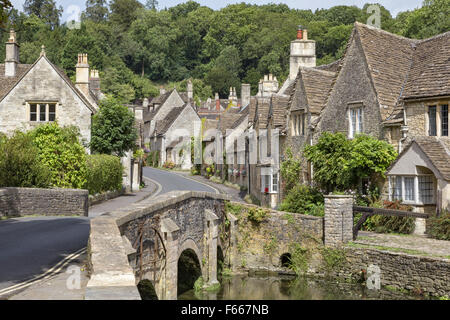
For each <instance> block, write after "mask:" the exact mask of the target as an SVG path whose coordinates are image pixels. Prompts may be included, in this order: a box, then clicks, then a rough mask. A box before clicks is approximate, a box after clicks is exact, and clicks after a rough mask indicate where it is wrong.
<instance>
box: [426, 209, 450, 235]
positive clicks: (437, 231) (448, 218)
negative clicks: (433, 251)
mask: <svg viewBox="0 0 450 320" xmlns="http://www.w3.org/2000/svg"><path fill="white" fill-rule="evenodd" d="M428 234H429V235H430V236H431V237H432V238H435V239H439V240H450V212H449V211H444V212H443V213H441V215H440V216H439V217H437V216H433V217H431V218H429V219H428Z"/></svg>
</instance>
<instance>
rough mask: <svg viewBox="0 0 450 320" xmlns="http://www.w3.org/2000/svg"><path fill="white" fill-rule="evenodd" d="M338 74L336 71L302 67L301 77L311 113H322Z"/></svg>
mask: <svg viewBox="0 0 450 320" xmlns="http://www.w3.org/2000/svg"><path fill="white" fill-rule="evenodd" d="M336 76H337V74H336V73H335V72H330V71H324V70H320V69H319V70H318V69H315V68H301V77H302V79H303V86H304V88H305V91H306V99H307V100H308V107H309V111H310V112H311V113H320V112H321V111H322V109H323V108H324V107H325V104H326V102H327V99H328V95H329V93H330V91H331V89H332V87H333V83H334V80H335V79H336Z"/></svg>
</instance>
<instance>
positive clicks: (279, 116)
mask: <svg viewBox="0 0 450 320" xmlns="http://www.w3.org/2000/svg"><path fill="white" fill-rule="evenodd" d="M289 101H290V97H286V96H280V95H273V96H272V101H271V104H270V112H269V117H272V119H273V122H272V123H273V126H274V127H275V128H278V129H280V130H281V131H283V130H284V129H285V128H286V115H287V111H288V109H289Z"/></svg>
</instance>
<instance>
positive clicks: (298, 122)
mask: <svg viewBox="0 0 450 320" xmlns="http://www.w3.org/2000/svg"><path fill="white" fill-rule="evenodd" d="M291 118H292V120H291V121H292V136H300V135H302V136H304V135H305V132H306V114H305V113H293V114H292V115H291Z"/></svg>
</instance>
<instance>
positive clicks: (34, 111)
mask: <svg viewBox="0 0 450 320" xmlns="http://www.w3.org/2000/svg"><path fill="white" fill-rule="evenodd" d="M29 106H30V121H39V122H45V121H55V120H56V103H30V104H29Z"/></svg>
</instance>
